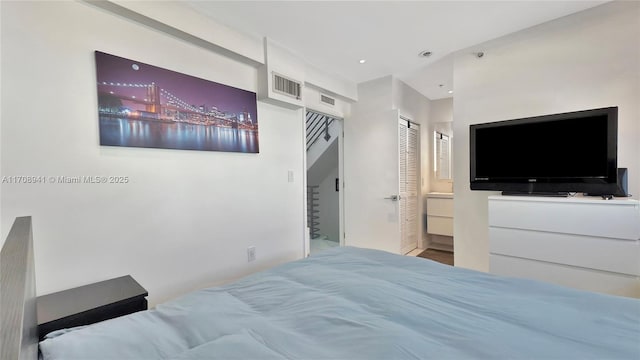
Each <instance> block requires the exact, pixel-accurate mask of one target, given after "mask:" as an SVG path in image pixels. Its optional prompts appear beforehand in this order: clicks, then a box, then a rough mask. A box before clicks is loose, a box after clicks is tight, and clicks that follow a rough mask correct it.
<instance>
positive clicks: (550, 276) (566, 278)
mask: <svg viewBox="0 0 640 360" xmlns="http://www.w3.org/2000/svg"><path fill="white" fill-rule="evenodd" d="M489 268H490V271H491V273H492V274H497V275H504V276H512V277H520V278H526V279H533V280H540V281H545V282H550V283H553V284H557V285H563V286H567V287H572V288H576V289H580V290H588V291H595V292H601V293H608V294H613V295H620V296H629V297H636V298H638V297H640V278H638V277H637V276H632V275H623V274H614V273H610V272H605V271H599V270H593V269H585V268H577V267H572V266H567V265H560V264H552V263H546V262H541V261H536V260H528V259H520V258H514V257H508V256H502V255H495V254H491V255H490V257H489Z"/></svg>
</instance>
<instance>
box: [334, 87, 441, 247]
mask: <svg viewBox="0 0 640 360" xmlns="http://www.w3.org/2000/svg"><path fill="white" fill-rule="evenodd" d="M351 112H352V116H351V117H349V118H348V119H346V120H345V123H344V132H345V137H344V147H345V151H344V163H345V181H346V189H345V223H346V224H345V228H346V229H345V230H346V239H345V242H346V244H347V245H352V246H361V247H370V248H375V249H381V250H386V251H390V252H395V253H399V252H400V232H399V231H400V228H399V223H398V217H399V213H398V210H399V209H398V203H397V202H393V201H391V200H387V199H384V198H385V197H388V196H390V195H392V194H397V193H398V190H399V189H398V181H399V174H398V171H399V169H398V120H399V116H400V115H402V116H405V117H408V118H410V119H411V120H412V121H413V122H415V123H418V124H421V125H422V126H421V128H420V131H421V134H420V136H421V153H424V151H426V149H428V146H429V143H430V142H429V141H428V140H427V141H425V132H427V131H428V130H426V129H427V128H428V126H426V124H427V121H428V113H429V99H427V98H425V97H424V96H422V95H421V94H419V93H418V92H417V91H415V90H414V89H413V88H411V87H409V86H408V85H406V84H404V83H403V82H401V81H399V80H397V79H394V78H393V77H392V76H386V77H382V78H379V79H374V80H371V81H368V82H365V83H361V84H358V102H357V103H355V104H353V106H352V107H351ZM425 160H426V159H425V158H424V157H422V158H421V161H422V169H423V171H424V169H426V168H428V164H427V165H425V164H424V161H425ZM422 178H423V179H425V178H424V176H422ZM421 183H422V190H423V191H424V190H425V189H426V188H427V186H428V184H427V181H426V179H425V181H423V182H421ZM420 205H421V204H420ZM422 225H423V223H422V221H419V226H420V232H419V233H420V234H422V233H423V231H422ZM419 246H422V244H419Z"/></svg>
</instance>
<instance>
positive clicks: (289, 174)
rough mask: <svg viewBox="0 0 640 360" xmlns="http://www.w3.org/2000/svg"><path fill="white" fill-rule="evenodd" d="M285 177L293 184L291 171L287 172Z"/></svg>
mask: <svg viewBox="0 0 640 360" xmlns="http://www.w3.org/2000/svg"><path fill="white" fill-rule="evenodd" d="M287 176H288V178H289V182H290V183H292V182H293V170H289V171H288V172H287Z"/></svg>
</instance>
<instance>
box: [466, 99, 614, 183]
mask: <svg viewBox="0 0 640 360" xmlns="http://www.w3.org/2000/svg"><path fill="white" fill-rule="evenodd" d="M617 135H618V108H617V107H609V108H602V109H592V110H584V111H576V112H570V113H562V114H553V115H544V116H536V117H530V118H523V119H515V120H507V121H498V122H492V123H485V124H475V125H471V126H470V133H469V136H470V170H471V190H501V191H504V192H516V193H527V194H536V193H562V192H586V193H593V194H598V195H604V194H614V193H615V192H616V182H617Z"/></svg>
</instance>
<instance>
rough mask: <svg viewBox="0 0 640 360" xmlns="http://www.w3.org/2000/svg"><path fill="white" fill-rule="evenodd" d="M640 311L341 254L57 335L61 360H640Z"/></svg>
mask: <svg viewBox="0 0 640 360" xmlns="http://www.w3.org/2000/svg"><path fill="white" fill-rule="evenodd" d="M639 340H640V300H637V299H631V298H623V297H616V296H610V295H603V294H596V293H589V292H584V291H579V290H573V289H569V288H564V287H560V286H555V285H550V284H546V283H542V282H537V281H529V280H522V279H515V278H506V277H499V276H495V275H491V274H486V273H481V272H477V271H472V270H466V269H462V268H455V267H451V266H448V265H443V264H439V263H436V262H433V261H430V260H427V259H422V258H415V257H408V256H399V255H394V254H390V253H386V252H382V251H377V250H369V249H359V248H352V247H341V248H333V249H328V250H326V251H323V252H320V253H318V254H316V255H314V256H311V257H309V258H306V259H303V260H299V261H294V262H291V263H287V264H284V265H281V266H277V267H274V268H272V269H270V270H267V271H263V272H260V273H256V274H253V275H251V276H248V277H246V278H243V279H242V280H240V281H237V282H234V283H232V284H229V285H226V286H221V287H215V288H209V289H204V290H200V291H197V292H193V293H190V294H187V295H185V296H183V297H181V298H179V299H176V300H175V301H172V302H168V303H165V304H162V305H158V306H157V307H156V308H155V309H153V310H149V311H144V312H139V313H135V314H131V315H128V316H124V317H121V318H116V319H112V320H108V321H104V322H101V323H98V324H94V325H91V326H86V327H81V328H76V329H70V330H61V331H59V332H54V333H52V334H50V336H49V337H48V338H47V339H45V340H44V341H42V342H41V343H40V350H41V352H42V356H43V357H44V359H45V360H57V359H65V360H68V359H285V358H286V359H429V358H432V359H478V358H487V359H488V358H491V359H499V358H503V359H517V358H530V359H542V358H545V359H548V358H556V359H638V358H640V341H639Z"/></svg>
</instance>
